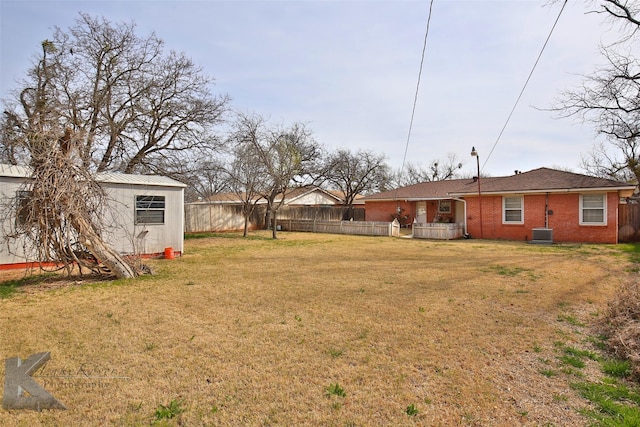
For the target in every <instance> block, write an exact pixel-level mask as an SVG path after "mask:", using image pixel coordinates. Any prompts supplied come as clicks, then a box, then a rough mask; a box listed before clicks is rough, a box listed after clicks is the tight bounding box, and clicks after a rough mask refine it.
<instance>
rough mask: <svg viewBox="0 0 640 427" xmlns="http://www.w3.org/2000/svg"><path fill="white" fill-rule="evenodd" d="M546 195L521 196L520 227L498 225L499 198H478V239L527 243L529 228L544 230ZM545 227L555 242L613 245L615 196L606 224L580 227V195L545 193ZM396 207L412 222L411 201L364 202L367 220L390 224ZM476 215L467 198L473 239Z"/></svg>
mask: <svg viewBox="0 0 640 427" xmlns="http://www.w3.org/2000/svg"><path fill="white" fill-rule="evenodd" d="M546 202H547V201H546V196H545V195H544V194H542V195H525V196H524V224H502V196H484V195H483V196H482V238H484V239H501V240H520V241H529V240H531V239H532V236H531V233H532V232H531V230H532V229H533V228H543V227H545V203H546ZM548 203H549V207H548V208H549V210H552V211H553V215H549V223H548V225H547V226H548V228H552V229H553V240H554V241H556V242H588V243H617V239H618V194H617V193H609V194H608V196H607V225H606V226H598V225H580V195H579V194H576V193H566V194H549V198H548ZM397 206H400V207H401V208H402V209H403V210H402V215H406V216H407V217H408V220H407V221H408V223H409V224H410V223H412V222H413V219H414V218H415V215H416V207H415V202H404V201H403V202H367V203H366V205H365V219H366V220H367V221H390V220H391V218H392V215H393V214H394V213H395V212H396V207H397ZM435 210H436V204H435V203H432V202H427V221H429V222H431V221H433V217H434V213H435ZM479 218H480V214H479V209H478V198H477V197H469V198H467V231H468V232H469V234H471V236H472V237H473V238H480V220H479Z"/></svg>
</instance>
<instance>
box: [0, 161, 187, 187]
mask: <svg viewBox="0 0 640 427" xmlns="http://www.w3.org/2000/svg"><path fill="white" fill-rule="evenodd" d="M0 176H4V177H9V178H29V177H30V176H31V168H30V167H29V166H16V165H6V164H1V163H0ZM96 181H98V182H104V183H111V184H128V185H151V186H162V187H186V185H185V184H183V183H181V182H179V181H176V180H175V179H171V178H169V177H166V176H161V175H134V174H126V173H116V172H103V173H98V174H96Z"/></svg>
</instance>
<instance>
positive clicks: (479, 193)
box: [471, 147, 482, 239]
mask: <svg viewBox="0 0 640 427" xmlns="http://www.w3.org/2000/svg"><path fill="white" fill-rule="evenodd" d="M471 157H475V158H476V162H477V164H478V206H479V210H480V238H481V239H482V192H481V191H480V156H479V155H478V152H477V151H476V147H471Z"/></svg>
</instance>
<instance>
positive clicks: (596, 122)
mask: <svg viewBox="0 0 640 427" xmlns="http://www.w3.org/2000/svg"><path fill="white" fill-rule="evenodd" d="M590 4H591V5H592V8H593V11H594V12H596V13H601V14H603V15H604V16H605V17H606V19H607V20H608V21H609V22H611V23H612V24H620V27H621V28H622V30H623V34H622V36H621V37H620V38H619V39H618V40H617V41H616V42H614V43H612V44H609V45H602V46H601V52H602V56H603V58H604V59H605V61H606V65H604V66H602V67H600V68H598V69H596V70H595V71H594V72H593V73H592V74H591V75H588V76H585V77H584V81H583V84H582V85H581V86H580V87H578V88H574V89H570V90H566V91H564V92H563V93H562V94H561V95H560V96H559V97H558V99H557V101H556V105H555V106H554V109H555V110H556V111H558V112H559V113H560V116H561V117H577V118H579V119H581V120H582V121H583V122H588V123H590V124H591V125H592V126H593V127H594V129H595V130H596V132H597V133H598V134H599V135H602V136H604V137H605V139H606V140H607V141H608V142H609V144H610V145H611V148H612V149H613V151H615V154H613V153H611V154H609V153H608V150H606V149H604V148H603V146H602V145H596V146H595V148H594V149H593V151H592V152H591V153H590V155H589V156H588V157H586V158H583V168H584V169H585V170H587V171H588V172H589V173H592V174H595V175H598V176H607V177H609V178H615V179H625V180H626V179H629V178H630V177H633V179H635V180H636V181H637V182H640V157H639V155H640V151H639V148H640V146H638V137H639V136H640V98H639V97H638V93H640V60H638V59H637V58H636V57H635V56H634V55H633V53H632V51H633V48H634V45H635V42H636V41H637V35H638V29H639V28H640V21H638V14H639V13H640V5H639V4H638V3H637V2H632V1H623V0H600V1H597V2H596V1H593V2H590Z"/></svg>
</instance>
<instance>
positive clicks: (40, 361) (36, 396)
mask: <svg viewBox="0 0 640 427" xmlns="http://www.w3.org/2000/svg"><path fill="white" fill-rule="evenodd" d="M49 357H50V354H49V352H48V351H47V352H44V353H36V354H32V355H31V356H29V358H28V359H27V360H24V361H22V360H20V358H19V357H12V358H10V359H5V361H4V368H5V369H4V372H5V378H4V396H3V398H2V407H3V408H4V409H33V410H34V411H40V410H41V409H67V408H66V407H65V406H64V405H63V404H62V403H60V402H59V401H58V400H57V399H56V398H55V397H53V396H52V395H51V394H49V393H48V392H47V391H46V390H45V389H44V388H42V387H41V386H40V384H38V383H37V382H35V380H34V379H33V378H31V375H32V374H34V373H35V372H36V371H37V370H38V369H39V368H40V367H41V366H42V365H44V364H45V363H46V362H47V360H49ZM25 391H26V392H27V393H29V396H25V395H24V394H25Z"/></svg>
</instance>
